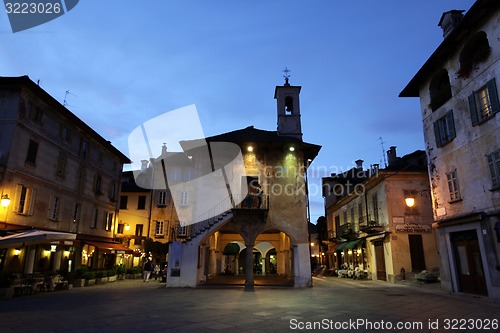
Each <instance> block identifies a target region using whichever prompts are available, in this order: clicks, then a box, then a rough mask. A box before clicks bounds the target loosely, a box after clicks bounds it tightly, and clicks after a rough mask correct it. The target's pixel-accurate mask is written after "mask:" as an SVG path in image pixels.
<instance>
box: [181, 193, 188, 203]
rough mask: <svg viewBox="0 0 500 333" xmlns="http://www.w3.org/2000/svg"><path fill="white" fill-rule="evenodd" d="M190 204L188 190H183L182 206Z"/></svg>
mask: <svg viewBox="0 0 500 333" xmlns="http://www.w3.org/2000/svg"><path fill="white" fill-rule="evenodd" d="M188 204H189V197H188V193H187V192H181V206H187V205H188Z"/></svg>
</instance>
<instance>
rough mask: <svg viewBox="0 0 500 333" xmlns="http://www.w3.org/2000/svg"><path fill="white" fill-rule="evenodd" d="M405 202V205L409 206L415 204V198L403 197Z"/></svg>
mask: <svg viewBox="0 0 500 333" xmlns="http://www.w3.org/2000/svg"><path fill="white" fill-rule="evenodd" d="M405 203H406V206H408V207H410V208H411V207H413V206H415V198H412V197H408V198H405Z"/></svg>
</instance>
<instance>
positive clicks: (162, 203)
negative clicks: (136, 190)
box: [158, 191, 168, 207]
mask: <svg viewBox="0 0 500 333" xmlns="http://www.w3.org/2000/svg"><path fill="white" fill-rule="evenodd" d="M167 206H168V192H167V191H161V192H159V193H158V207H167Z"/></svg>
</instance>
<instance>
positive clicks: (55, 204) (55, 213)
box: [49, 195, 61, 221]
mask: <svg viewBox="0 0 500 333" xmlns="http://www.w3.org/2000/svg"><path fill="white" fill-rule="evenodd" d="M60 210H61V198H60V197H57V196H55V195H52V196H51V198H50V209H49V219H51V220H52V221H57V220H59V211H60Z"/></svg>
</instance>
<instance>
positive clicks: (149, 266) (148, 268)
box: [143, 259, 155, 282]
mask: <svg viewBox="0 0 500 333" xmlns="http://www.w3.org/2000/svg"><path fill="white" fill-rule="evenodd" d="M154 266H155V265H154V264H153V262H152V261H151V259H148V261H146V263H145V264H144V267H143V277H144V282H149V277H150V276H151V272H152V271H153V270H154V268H155V267H154Z"/></svg>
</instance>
